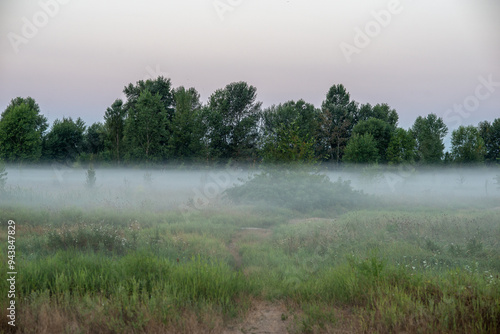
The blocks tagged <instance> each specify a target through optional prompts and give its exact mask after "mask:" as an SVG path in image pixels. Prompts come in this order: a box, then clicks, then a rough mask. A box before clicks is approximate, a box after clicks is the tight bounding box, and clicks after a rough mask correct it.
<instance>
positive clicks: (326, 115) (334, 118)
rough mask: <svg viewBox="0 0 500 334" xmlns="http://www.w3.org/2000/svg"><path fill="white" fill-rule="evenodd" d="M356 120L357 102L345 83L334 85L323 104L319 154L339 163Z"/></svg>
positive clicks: (319, 131) (319, 132)
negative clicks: (352, 97)
mask: <svg viewBox="0 0 500 334" xmlns="http://www.w3.org/2000/svg"><path fill="white" fill-rule="evenodd" d="M356 122H357V106H356V103H355V102H354V101H351V97H350V95H349V93H348V92H347V90H346V89H345V87H344V86H343V85H333V86H332V87H331V88H330V89H329V90H328V93H327V94H326V99H325V101H323V104H322V105H321V114H320V116H319V129H318V149H317V150H318V154H319V155H321V156H326V159H327V160H330V159H331V160H335V161H337V163H339V162H340V161H341V159H342V156H343V154H344V149H345V146H346V144H347V141H348V139H349V137H350V136H351V131H352V128H353V127H354V125H355V124H356Z"/></svg>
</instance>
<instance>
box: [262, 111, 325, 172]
mask: <svg viewBox="0 0 500 334" xmlns="http://www.w3.org/2000/svg"><path fill="white" fill-rule="evenodd" d="M262 152H263V157H264V162H271V163H281V164H283V163H285V164H286V163H293V164H297V163H300V164H313V163H314V162H316V159H315V158H314V141H313V139H312V138H311V136H309V135H308V134H307V133H301V129H300V126H299V125H298V122H297V121H296V120H294V121H292V123H281V124H280V125H278V126H277V127H275V128H274V129H273V132H272V133H270V134H268V135H267V136H266V137H265V140H264V145H263V149H262Z"/></svg>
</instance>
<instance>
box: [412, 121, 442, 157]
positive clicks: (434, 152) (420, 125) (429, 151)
mask: <svg viewBox="0 0 500 334" xmlns="http://www.w3.org/2000/svg"><path fill="white" fill-rule="evenodd" d="M411 133H412V135H413V137H414V138H415V140H416V142H417V160H418V161H419V162H423V163H431V164H435V163H440V162H441V161H442V158H443V155H444V143H443V139H444V137H445V136H446V134H447V133H448V127H447V126H446V125H445V124H444V122H443V119H442V118H438V117H437V116H436V115H435V114H429V115H427V117H425V118H424V117H422V116H418V117H417V119H416V120H415V123H414V124H413V127H412V128H411Z"/></svg>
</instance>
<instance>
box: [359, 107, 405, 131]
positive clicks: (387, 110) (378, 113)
mask: <svg viewBox="0 0 500 334" xmlns="http://www.w3.org/2000/svg"><path fill="white" fill-rule="evenodd" d="M370 118H376V119H380V120H382V121H384V122H386V123H387V124H389V125H390V126H391V127H392V128H393V129H396V127H397V125H398V120H399V116H398V113H397V112H396V110H395V109H391V107H389V105H388V104H386V103H382V104H377V105H375V106H373V107H372V106H371V105H370V104H369V103H367V104H363V105H361V106H360V107H359V111H358V121H367V120H369V119H370Z"/></svg>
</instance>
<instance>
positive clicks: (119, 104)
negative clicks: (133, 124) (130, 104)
mask: <svg viewBox="0 0 500 334" xmlns="http://www.w3.org/2000/svg"><path fill="white" fill-rule="evenodd" d="M125 114H126V112H125V109H124V108H123V101H122V100H120V99H116V100H115V102H113V104H112V105H111V107H109V108H107V109H106V112H105V113H104V121H105V123H104V125H105V127H106V133H107V135H108V138H109V141H110V142H111V146H112V148H113V150H114V151H115V160H116V161H117V162H118V163H119V162H120V144H121V143H122V139H123V133H124V129H125Z"/></svg>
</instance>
